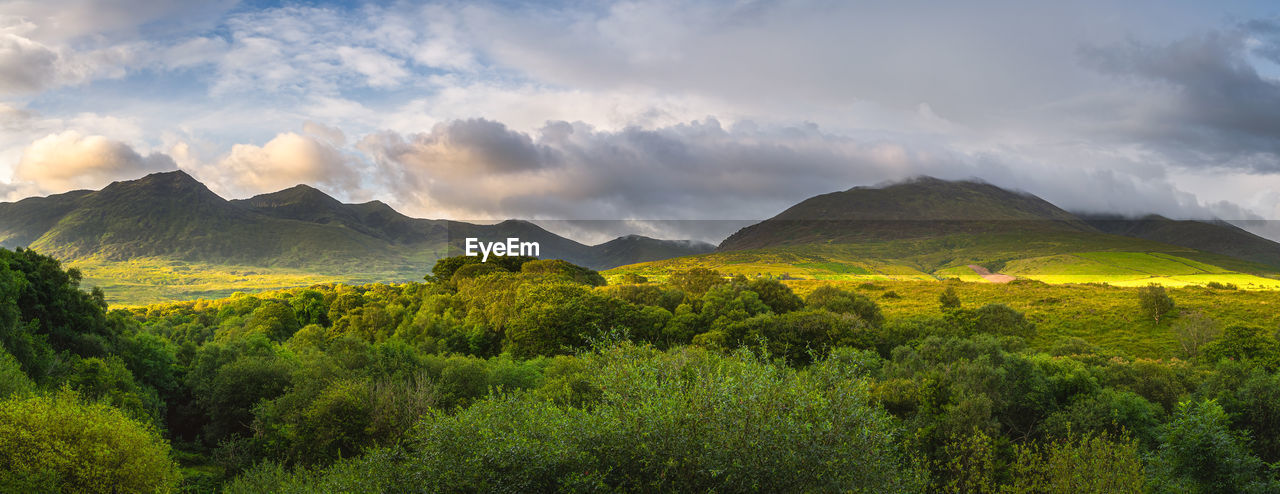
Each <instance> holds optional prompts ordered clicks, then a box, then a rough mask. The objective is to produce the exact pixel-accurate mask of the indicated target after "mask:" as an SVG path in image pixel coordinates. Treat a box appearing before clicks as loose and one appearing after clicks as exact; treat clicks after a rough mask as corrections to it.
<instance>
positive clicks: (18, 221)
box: [0, 170, 709, 272]
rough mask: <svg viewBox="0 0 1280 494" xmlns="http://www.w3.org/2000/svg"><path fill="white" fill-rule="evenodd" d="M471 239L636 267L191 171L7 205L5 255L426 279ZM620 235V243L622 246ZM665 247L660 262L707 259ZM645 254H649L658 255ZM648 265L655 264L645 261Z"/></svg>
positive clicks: (595, 253) (547, 240) (553, 243)
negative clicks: (213, 182)
mask: <svg viewBox="0 0 1280 494" xmlns="http://www.w3.org/2000/svg"><path fill="white" fill-rule="evenodd" d="M465 236H475V237H482V238H486V239H499V238H502V239H505V238H507V237H509V236H517V237H522V239H524V240H526V241H537V242H541V243H543V254H544V256H554V257H560V258H564V259H565V260H567V261H570V262H574V263H576V264H581V265H584V266H587V267H591V268H595V269H606V268H609V267H613V266H615V265H617V264H611V263H615V262H618V263H629V262H640V260H642V259H641V258H635V259H630V258H625V256H624V257H619V256H618V255H617V253H616V252H614V251H613V250H610V251H609V252H605V250H604V249H597V248H596V247H595V246H588V245H583V244H581V243H579V242H576V241H573V240H571V239H567V238H564V237H561V236H559V235H556V234H554V233H552V232H550V231H547V230H546V229H544V228H541V227H538V226H537V225H534V224H532V223H528V222H523V221H512V220H508V221H504V222H501V223H497V224H494V225H475V224H470V223H464V222H458V221H451V220H430V219H420V218H412V217H409V216H406V215H404V214H402V213H400V212H398V211H396V210H395V209H394V208H392V207H390V206H388V205H387V204H386V203H383V202H381V201H368V202H365V203H360V204H347V203H343V202H341V201H339V200H337V199H335V198H333V197H332V196H329V195H328V194H326V193H324V192H323V191H320V190H319V189H316V188H314V187H311V186H309V185H305V184H299V185H295V186H293V187H290V188H287V189H283V190H280V191H276V192H270V193H266V194H259V195H257V196H253V197H250V198H247V199H234V200H226V199H223V198H222V197H220V196H218V195H217V194H216V193H214V192H213V191H211V190H209V188H208V187H206V186H205V185H204V184H203V183H201V182H199V181H198V180H196V179H195V178H194V177H192V176H191V175H189V174H187V173H186V172H184V171H181V170H176V171H171V172H158V173H152V174H149V175H146V176H144V177H142V178H139V179H135V180H124V181H117V182H112V183H111V184H109V185H107V186H106V187H103V188H102V189H100V190H97V191H87V190H86V191H73V192H68V193H64V194H56V195H51V196H46V197H41V198H27V199H23V200H21V201H17V202H13V203H0V246H4V247H31V248H34V249H36V250H39V251H41V252H44V253H48V254H50V255H53V256H55V257H58V258H61V259H64V260H76V259H84V258H90V257H96V258H103V259H105V260H108V261H126V260H129V259H133V258H141V257H148V258H150V257H161V258H172V259H179V260H184V261H197V262H213V263H234V264H239V265H260V266H267V267H272V266H274V267H287V268H317V267H324V268H326V270H328V271H343V270H349V269H361V267H362V266H363V267H377V268H378V269H379V270H385V269H392V270H410V269H416V270H417V271H419V272H425V271H426V270H428V269H429V268H430V266H429V265H427V266H419V264H422V263H425V262H430V261H429V260H430V259H433V258H438V257H441V256H443V255H446V254H448V253H451V252H458V251H460V249H461V246H462V242H463V238H464V237H465ZM624 238H625V237H620V238H619V239H615V240H621V241H623V242H624V243H625V242H626V241H625V240H622V239H624ZM656 242H659V243H660V245H661V247H662V249H661V250H663V252H662V253H661V254H658V256H659V257H661V256H664V255H665V256H678V255H687V254H691V253H698V252H702V251H706V250H709V247H708V248H706V249H699V248H696V247H690V246H689V245H688V244H685V243H682V242H678V241H656ZM647 252H649V253H650V254H651V255H653V250H652V249H650V250H648V251H647ZM643 260H651V259H648V258H644V259H643Z"/></svg>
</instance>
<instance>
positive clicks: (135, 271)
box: [67, 258, 430, 307]
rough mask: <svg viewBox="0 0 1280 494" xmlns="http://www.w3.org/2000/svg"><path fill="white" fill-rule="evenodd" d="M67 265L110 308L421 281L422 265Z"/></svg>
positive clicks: (90, 261)
mask: <svg viewBox="0 0 1280 494" xmlns="http://www.w3.org/2000/svg"><path fill="white" fill-rule="evenodd" d="M67 267H70V268H76V269H79V270H80V272H81V273H82V274H83V281H82V285H84V286H86V287H99V288H102V290H103V291H104V292H106V297H107V303H108V304H110V305H111V306H112V307H121V306H137V305H146V304H151V303H156V302H163V301H172V300H194V299H200V298H204V299H215V298H223V297H227V296H229V295H231V294H232V293H235V292H246V293H252V292H261V291H267V290H278V289H282V288H290V287H299V286H310V285H314V284H318V283H347V284H363V283H373V282H392V281H406V280H421V279H422V275H423V274H425V273H426V272H428V270H429V268H430V264H426V266H425V267H424V268H423V270H422V271H421V272H417V271H380V272H371V273H356V274H350V275H335V274H324V273H315V272H310V271H306V270H301V269H292V268H267V267H259V266H234V265H218V264H207V263H194V262H186V261H175V260H170V259H159V258H140V259H133V260H129V261H103V260H99V259H84V260H77V261H74V262H71V263H68V264H67Z"/></svg>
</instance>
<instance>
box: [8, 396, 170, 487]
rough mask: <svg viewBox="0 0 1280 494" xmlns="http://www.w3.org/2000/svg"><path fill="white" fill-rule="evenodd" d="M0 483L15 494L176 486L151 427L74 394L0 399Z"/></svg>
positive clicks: (166, 452) (164, 450) (163, 449)
mask: <svg viewBox="0 0 1280 494" xmlns="http://www.w3.org/2000/svg"><path fill="white" fill-rule="evenodd" d="M0 465H2V466H0V485H5V486H7V487H8V488H10V489H14V490H16V491H23V490H27V491H47V490H48V489H49V487H51V486H58V487H59V488H60V489H61V490H62V491H63V492H156V491H166V490H171V489H173V488H175V487H177V485H178V482H179V481H180V480H181V474H179V472H178V467H177V465H176V464H175V463H174V462H173V460H172V459H170V457H169V443H167V442H166V441H165V440H164V439H161V438H160V436H159V434H157V433H156V430H155V429H153V428H151V427H148V426H146V425H143V424H141V423H138V422H135V421H133V420H130V419H129V418H128V417H126V416H125V415H124V414H123V413H121V412H120V411H119V410H117V409H115V408H112V407H110V406H107V405H104V404H100V403H88V404H86V403H81V402H80V401H79V398H78V397H77V396H76V394H75V393H74V392H70V391H62V392H59V393H57V394H56V395H54V396H37V397H31V398H19V399H10V400H6V401H3V402H0Z"/></svg>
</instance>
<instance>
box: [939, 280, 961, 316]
mask: <svg viewBox="0 0 1280 494" xmlns="http://www.w3.org/2000/svg"><path fill="white" fill-rule="evenodd" d="M938 306H940V307H942V310H949V309H959V308H960V295H959V294H957V293H956V288H955V287H953V286H949V287H947V289H946V290H944V291H943V292H942V294H941V295H938Z"/></svg>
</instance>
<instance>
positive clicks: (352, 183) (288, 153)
mask: <svg viewBox="0 0 1280 494" xmlns="http://www.w3.org/2000/svg"><path fill="white" fill-rule="evenodd" d="M194 171H195V173H196V175H197V176H198V177H200V178H201V179H202V180H205V181H207V182H210V186H211V187H213V188H214V189H215V190H216V191H218V192H220V193H222V194H224V195H228V196H230V197H243V196H246V195H252V194H259V193H264V192H274V191H277V190H280V189H284V188H288V187H292V186H294V185H297V184H309V185H318V186H323V187H325V188H327V189H331V190H341V191H349V192H350V191H355V190H356V189H358V188H359V184H360V177H359V172H358V170H357V169H356V163H355V162H354V161H353V160H351V159H350V158H349V157H348V156H346V155H344V154H343V153H342V152H341V151H339V150H337V149H335V148H334V147H333V146H332V145H330V144H329V143H327V142H324V141H322V140H320V139H317V138H316V137H313V136H310V135H302V134H296V133H293V132H286V133H283V134H279V135H277V136H275V138H273V139H271V140H270V141H267V143H266V144H264V145H262V146H255V145H251V144H237V145H235V146H232V148H231V152H230V153H229V154H227V155H226V156H225V157H224V158H222V159H221V160H219V161H217V162H216V163H213V164H209V165H205V166H200V167H198V168H197V169H196V170H194Z"/></svg>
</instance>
